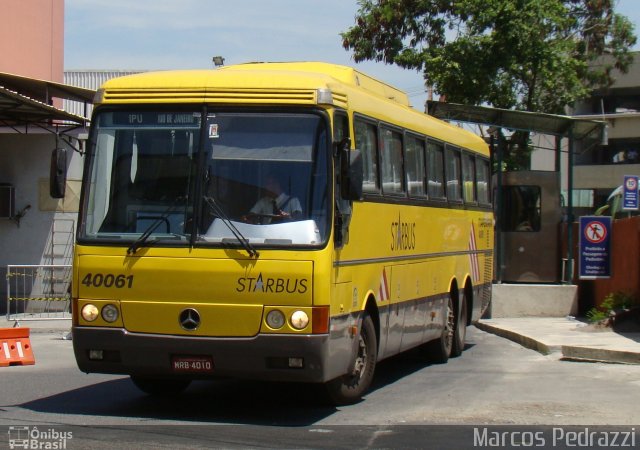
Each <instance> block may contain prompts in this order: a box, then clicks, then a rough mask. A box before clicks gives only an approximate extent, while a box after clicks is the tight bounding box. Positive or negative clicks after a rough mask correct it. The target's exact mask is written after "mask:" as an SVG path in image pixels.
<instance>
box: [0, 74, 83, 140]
mask: <svg viewBox="0 0 640 450" xmlns="http://www.w3.org/2000/svg"><path fill="white" fill-rule="evenodd" d="M94 94H95V91H93V90H91V89H84V88H79V87H75V86H69V85H66V84H62V83H55V82H53V81H44V80H36V79H33V78H27V77H22V76H19V75H13V74H8V73H0V126H7V127H18V126H28V125H41V126H49V125H51V123H52V121H65V122H72V123H75V124H84V123H85V122H86V121H87V119H86V118H84V117H82V116H77V115H75V114H71V113H68V112H66V111H64V110H62V109H59V108H56V107H54V106H51V105H50V104H49V103H50V101H51V99H52V98H53V97H56V98H61V99H68V100H74V101H80V102H87V103H91V102H92V100H93V96H94Z"/></svg>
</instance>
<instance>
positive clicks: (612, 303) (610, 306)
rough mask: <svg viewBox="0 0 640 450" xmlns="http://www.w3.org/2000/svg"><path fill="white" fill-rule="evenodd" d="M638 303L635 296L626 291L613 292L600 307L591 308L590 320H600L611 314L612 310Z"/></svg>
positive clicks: (588, 313) (588, 315)
mask: <svg viewBox="0 0 640 450" xmlns="http://www.w3.org/2000/svg"><path fill="white" fill-rule="evenodd" d="M636 304H637V300H636V298H635V296H633V295H632V294H627V293H625V292H612V293H610V294H609V295H607V296H606V297H605V298H604V299H603V300H602V303H601V304H600V308H591V309H590V310H589V311H588V312H587V319H588V320H589V322H599V321H600V320H604V319H606V318H608V317H609V316H610V315H611V312H612V311H618V310H623V309H628V308H630V307H631V306H633V305H636Z"/></svg>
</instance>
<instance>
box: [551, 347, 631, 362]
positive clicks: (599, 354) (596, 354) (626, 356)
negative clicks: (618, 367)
mask: <svg viewBox="0 0 640 450" xmlns="http://www.w3.org/2000/svg"><path fill="white" fill-rule="evenodd" d="M562 359H566V360H572V361H584V362H605V363H615V364H640V353H636V352H625V351H620V350H608V349H602V348H592V347H575V346H571V345H563V346H562Z"/></svg>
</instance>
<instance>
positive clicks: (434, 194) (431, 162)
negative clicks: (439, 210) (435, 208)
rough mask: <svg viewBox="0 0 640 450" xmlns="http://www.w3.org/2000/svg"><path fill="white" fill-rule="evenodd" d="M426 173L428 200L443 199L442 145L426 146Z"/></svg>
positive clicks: (430, 144)
mask: <svg viewBox="0 0 640 450" xmlns="http://www.w3.org/2000/svg"><path fill="white" fill-rule="evenodd" d="M427 173H428V177H429V186H428V194H429V198H444V147H443V146H442V144H436V143H435V142H429V143H428V144H427Z"/></svg>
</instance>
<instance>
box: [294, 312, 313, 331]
mask: <svg viewBox="0 0 640 450" xmlns="http://www.w3.org/2000/svg"><path fill="white" fill-rule="evenodd" d="M307 325H309V316H308V315H307V313H306V312H304V311H299V310H298V311H295V312H294V313H293V314H291V326H292V327H293V328H295V329H296V330H302V329H304V328H305V327H306V326H307Z"/></svg>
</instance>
